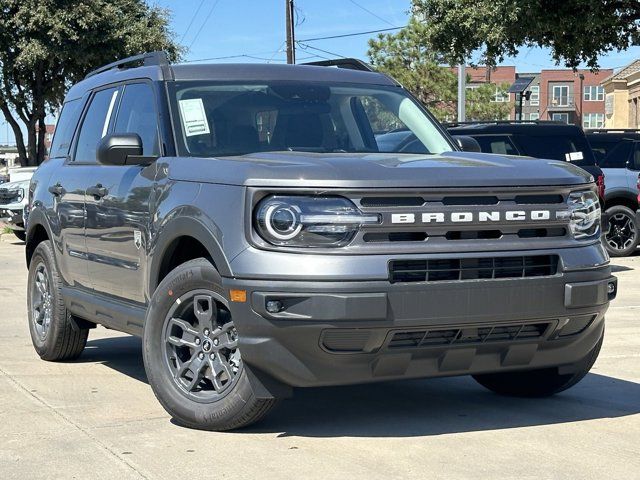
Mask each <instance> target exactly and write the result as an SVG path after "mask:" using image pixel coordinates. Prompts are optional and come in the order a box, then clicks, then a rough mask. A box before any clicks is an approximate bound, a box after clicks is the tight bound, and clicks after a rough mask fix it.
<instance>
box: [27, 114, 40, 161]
mask: <svg viewBox="0 0 640 480" xmlns="http://www.w3.org/2000/svg"><path fill="white" fill-rule="evenodd" d="M36 122H37V120H36V118H34V117H33V116H32V117H31V118H29V122H28V123H27V166H29V167H35V166H37V163H36V153H37V152H36V150H37V147H38V140H37V135H36Z"/></svg>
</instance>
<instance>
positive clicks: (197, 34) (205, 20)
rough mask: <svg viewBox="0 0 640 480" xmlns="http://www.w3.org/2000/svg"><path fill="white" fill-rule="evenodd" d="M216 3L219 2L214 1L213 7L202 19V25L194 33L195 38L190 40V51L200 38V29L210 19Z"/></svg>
mask: <svg viewBox="0 0 640 480" xmlns="http://www.w3.org/2000/svg"><path fill="white" fill-rule="evenodd" d="M218 3H220V0H216V1H215V2H214V4H213V6H212V7H211V10H209V13H208V14H207V16H206V17H205V19H204V22H202V25H200V28H199V29H198V32H197V33H196V36H195V37H193V40H191V43H190V44H189V49H191V47H192V46H193V44H194V43H196V40H197V39H198V37H199V36H200V33H201V32H202V29H203V28H204V26H205V25H206V24H207V22H208V21H209V18H210V17H211V14H212V13H213V11H214V10H215V9H216V7H217V6H218Z"/></svg>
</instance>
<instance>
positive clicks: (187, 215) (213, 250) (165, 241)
mask: <svg viewBox="0 0 640 480" xmlns="http://www.w3.org/2000/svg"><path fill="white" fill-rule="evenodd" d="M191 210H195V209H194V207H181V208H179V209H178V210H176V211H174V212H172V215H171V217H172V218H170V219H169V220H167V221H166V222H165V223H164V224H163V225H162V226H161V228H160V229H159V230H158V233H157V235H156V238H155V240H154V242H153V247H152V250H151V252H150V253H151V259H150V260H151V261H150V268H149V270H148V271H149V279H148V285H149V295H151V294H153V292H154V291H155V289H156V287H157V286H158V283H159V282H158V275H159V274H160V268H161V266H162V260H163V259H164V256H165V254H166V253H167V250H168V249H169V247H170V246H171V244H172V243H173V242H174V241H175V240H176V239H178V238H179V237H192V238H194V239H195V240H197V241H198V242H200V243H201V244H202V245H203V246H204V247H205V248H206V249H207V251H208V252H209V255H210V256H211V259H212V260H213V263H214V266H215V267H216V269H217V270H218V272H219V273H220V275H222V276H231V267H230V266H229V261H228V260H227V257H226V255H225V254H224V251H223V249H222V246H221V245H220V243H219V242H218V240H217V239H216V238H215V236H214V234H213V233H212V232H213V231H215V230H213V229H212V228H211V227H207V226H206V225H205V224H204V223H203V222H202V221H200V220H199V219H198V218H194V217H197V216H198V215H197V214H196V212H194V211H191Z"/></svg>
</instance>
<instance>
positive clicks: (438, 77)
mask: <svg viewBox="0 0 640 480" xmlns="http://www.w3.org/2000/svg"><path fill="white" fill-rule="evenodd" d="M426 31H427V27H426V26H425V24H423V23H421V22H418V21H417V20H416V19H415V18H412V19H411V20H410V21H409V24H408V25H407V26H406V27H405V28H403V29H402V30H400V31H399V32H397V33H394V34H381V35H378V36H377V37H376V38H374V39H371V40H369V51H368V55H369V60H370V62H371V64H372V65H373V66H374V67H376V69H378V70H380V71H382V72H385V73H387V74H389V75H391V76H392V77H394V78H395V79H396V80H398V81H399V82H400V83H401V84H402V85H403V86H404V87H405V88H406V89H407V90H409V91H410V92H411V93H413V95H415V96H416V98H417V99H418V100H420V102H422V104H423V105H425V106H426V107H427V108H429V110H430V111H431V112H432V113H433V114H434V115H435V116H436V118H438V119H439V120H441V121H452V120H455V118H456V110H457V92H458V86H457V85H458V81H457V76H456V74H455V73H454V71H453V70H452V69H451V68H449V67H446V66H443V65H442V61H443V59H442V58H441V57H439V56H438V55H436V54H434V53H433V50H432V49H431V48H429V46H428V45H427V43H426V42H425V38H426ZM495 88H496V87H495V86H493V85H481V86H479V87H478V88H476V89H474V90H469V91H467V102H466V108H467V111H468V115H467V116H468V117H469V118H472V119H474V120H494V119H502V118H505V117H506V116H507V115H508V114H509V112H510V111H511V104H510V103H508V102H493V100H494V97H495V93H496V92H495ZM501 88H505V86H501Z"/></svg>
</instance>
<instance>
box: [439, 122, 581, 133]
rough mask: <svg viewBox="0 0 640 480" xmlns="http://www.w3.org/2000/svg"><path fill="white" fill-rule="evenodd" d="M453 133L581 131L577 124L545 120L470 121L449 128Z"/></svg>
mask: <svg viewBox="0 0 640 480" xmlns="http://www.w3.org/2000/svg"><path fill="white" fill-rule="evenodd" d="M447 129H448V130H449V132H450V133H451V134H455V135H464V134H467V135H474V134H500V133H501V134H510V133H521V134H525V135H534V134H538V135H567V134H575V133H577V132H578V131H581V129H580V127H578V126H576V125H568V124H566V123H559V122H558V123H555V122H544V123H510V122H504V123H469V124H462V125H461V124H454V125H452V126H450V127H448V128H447Z"/></svg>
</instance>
